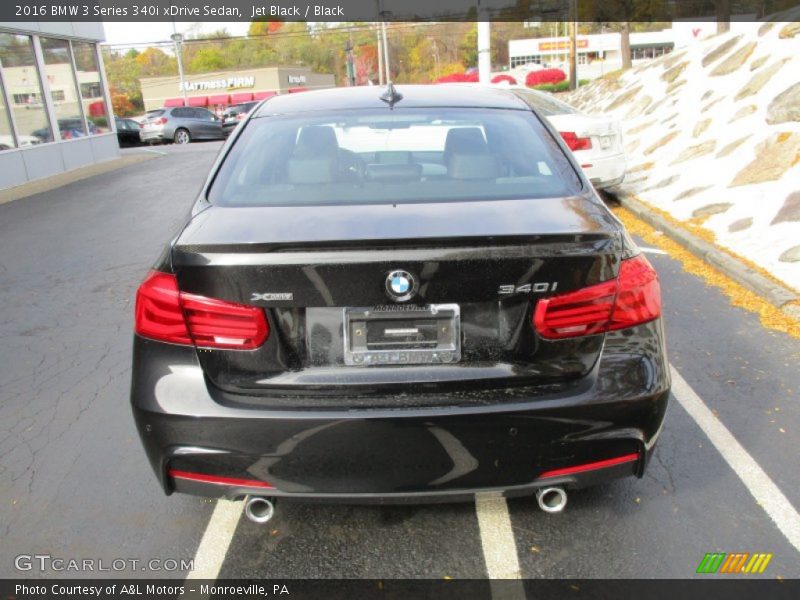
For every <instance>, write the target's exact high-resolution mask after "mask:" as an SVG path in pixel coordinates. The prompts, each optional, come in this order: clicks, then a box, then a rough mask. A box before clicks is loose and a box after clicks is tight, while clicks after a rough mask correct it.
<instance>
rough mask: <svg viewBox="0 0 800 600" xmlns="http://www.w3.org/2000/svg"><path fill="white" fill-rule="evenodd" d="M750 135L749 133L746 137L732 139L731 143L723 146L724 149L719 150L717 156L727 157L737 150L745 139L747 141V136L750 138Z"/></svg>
mask: <svg viewBox="0 0 800 600" xmlns="http://www.w3.org/2000/svg"><path fill="white" fill-rule="evenodd" d="M749 137H750V136H749V135H746V136H744V137H741V138H739V139H738V140H734V141H732V142H731V143H730V144H728V145H726V146H725V147H724V148H722V150H720V151H719V152H717V156H716V158H725V157H726V156H728V154H730V153H731V152H733V151H734V150H736V149H737V148H738V147H739V146H741V145H742V144H743V143H744V142H745V141H747V138H749Z"/></svg>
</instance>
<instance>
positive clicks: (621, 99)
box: [606, 86, 642, 111]
mask: <svg viewBox="0 0 800 600" xmlns="http://www.w3.org/2000/svg"><path fill="white" fill-rule="evenodd" d="M640 91H642V86H637V87H635V88H633V89H630V90H628V91H627V92H623V93H621V94H620V95H619V96H617V98H616V100H614V101H613V102H612V103H611V104H609V105H608V106H606V110H607V111H612V110H614V109H615V108H619V107H620V106H622V105H624V104H625V103H626V102H628V101H629V100H632V99H633V98H634V96H636V94H638V93H639V92H640Z"/></svg>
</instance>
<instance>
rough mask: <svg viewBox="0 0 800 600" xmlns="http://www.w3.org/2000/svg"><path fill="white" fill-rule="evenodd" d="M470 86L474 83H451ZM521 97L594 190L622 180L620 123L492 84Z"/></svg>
mask: <svg viewBox="0 0 800 600" xmlns="http://www.w3.org/2000/svg"><path fill="white" fill-rule="evenodd" d="M450 85H471V86H473V87H474V86H476V85H477V84H450ZM491 87H499V88H504V89H508V90H511V91H513V92H514V93H515V94H517V95H518V96H520V97H522V98H524V99H525V100H526V101H527V102H528V103H529V104H530V105H531V106H533V107H534V108H535V109H536V110H537V111H538V112H539V113H540V114H541V115H542V116H543V117H545V118H546V119H547V120H548V121H550V123H551V124H552V125H553V127H555V129H556V130H557V131H558V132H559V133H560V134H561V137H562V138H564V141H565V142H566V143H567V146H569V149H570V150H572V153H573V154H574V155H575V159H576V160H577V161H578V163H579V164H580V166H581V168H582V169H583V172H584V173H585V174H586V177H587V178H588V179H589V181H591V183H592V185H594V187H595V188H597V189H605V188H610V187H614V186H615V185H619V184H620V183H622V181H623V180H624V179H625V171H626V170H627V168H628V160H627V157H626V155H625V148H624V146H623V143H622V127H621V126H620V123H619V121H616V120H614V119H611V118H609V117H594V116H590V115H587V114H584V113H582V112H580V111H579V110H578V109H576V108H573V107H572V106H570V105H569V104H567V103H566V102H562V101H561V100H558V99H556V98H555V97H554V96H553V95H552V94H549V93H547V92H540V91H538V90H532V89H530V88H528V87H525V86H521V85H508V84H501V83H499V84H492V86H491Z"/></svg>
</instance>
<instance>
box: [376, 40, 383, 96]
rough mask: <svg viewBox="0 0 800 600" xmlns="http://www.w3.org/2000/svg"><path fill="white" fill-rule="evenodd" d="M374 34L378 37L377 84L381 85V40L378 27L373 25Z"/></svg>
mask: <svg viewBox="0 0 800 600" xmlns="http://www.w3.org/2000/svg"><path fill="white" fill-rule="evenodd" d="M375 36H376V37H377V39H378V85H383V41H382V40H381V30H380V27H375Z"/></svg>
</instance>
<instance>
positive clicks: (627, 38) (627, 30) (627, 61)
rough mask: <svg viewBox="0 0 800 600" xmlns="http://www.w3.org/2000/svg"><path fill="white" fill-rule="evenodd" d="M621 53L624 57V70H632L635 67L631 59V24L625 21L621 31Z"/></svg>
mask: <svg viewBox="0 0 800 600" xmlns="http://www.w3.org/2000/svg"><path fill="white" fill-rule="evenodd" d="M619 53H620V55H621V56H622V69H623V70H625V69H630V68H631V67H632V66H633V60H632V58H631V24H630V22H629V21H623V22H622V23H621V27H620V30H619Z"/></svg>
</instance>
